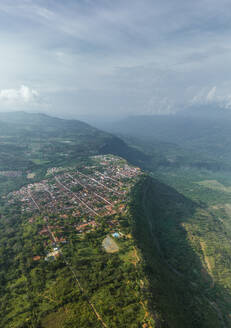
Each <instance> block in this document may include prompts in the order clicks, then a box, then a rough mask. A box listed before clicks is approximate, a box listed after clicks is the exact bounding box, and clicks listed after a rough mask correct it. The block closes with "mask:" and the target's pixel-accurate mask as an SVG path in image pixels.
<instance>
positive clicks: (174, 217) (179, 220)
mask: <svg viewBox="0 0 231 328" xmlns="http://www.w3.org/2000/svg"><path fill="white" fill-rule="evenodd" d="M130 208H131V222H132V223H133V233H134V236H135V240H136V243H137V245H138V247H139V248H140V249H141V252H142V255H143V265H144V267H145V272H146V274H147V276H148V278H149V281H150V290H151V293H152V301H151V308H152V309H153V310H154V311H155V310H156V311H157V313H159V314H158V316H157V317H156V320H157V322H158V323H159V325H160V327H173V328H174V327H177V328H179V327H182V328H183V327H214V328H215V327H216V328H217V327H230V326H231V321H230V307H231V274H230V273H231V255H230V254H231V244H230V238H231V234H230V232H231V231H230V212H228V211H230V210H229V207H225V206H220V207H219V206H217V207H216V211H215V208H214V207H213V208H211V207H208V206H205V205H204V206H201V205H199V204H198V203H196V202H193V201H192V200H190V199H189V198H186V197H184V196H183V195H182V194H180V193H178V192H177V191H176V190H175V189H173V188H171V187H169V186H167V185H165V184H163V183H160V182H159V181H157V180H153V179H151V178H150V177H146V178H143V179H142V180H141V181H140V182H139V183H138V184H137V186H136V188H135V189H134V191H133V197H132V202H131V205H130ZM225 208H226V211H225ZM218 215H219V216H220V218H219V217H218Z"/></svg>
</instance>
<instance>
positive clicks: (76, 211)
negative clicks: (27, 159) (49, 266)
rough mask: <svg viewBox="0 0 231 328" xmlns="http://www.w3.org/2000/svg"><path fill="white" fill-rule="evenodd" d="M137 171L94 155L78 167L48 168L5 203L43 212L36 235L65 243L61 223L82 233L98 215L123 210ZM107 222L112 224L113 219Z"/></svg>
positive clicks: (113, 160)
mask: <svg viewBox="0 0 231 328" xmlns="http://www.w3.org/2000/svg"><path fill="white" fill-rule="evenodd" d="M140 173H141V172H140V169H139V168H135V167H132V166H129V165H128V164H126V162H124V161H123V160H121V159H120V158H118V157H115V156H97V157H93V158H92V165H90V166H85V167H82V168H81V169H79V168H78V169H74V168H66V169H63V168H62V169H59V168H52V169H49V172H48V175H47V178H46V179H44V180H42V181H41V182H37V183H33V184H32V183H31V184H28V185H27V186H24V187H22V188H21V189H20V190H18V191H14V192H11V193H10V194H9V195H8V202H9V203H10V204H13V203H19V204H20V205H21V209H22V211H23V212H28V213H30V212H31V213H33V214H34V213H36V212H38V213H40V214H43V216H44V226H43V228H42V229H41V230H40V232H39V234H40V235H41V236H44V237H46V236H47V237H49V238H50V239H51V241H52V242H54V243H58V242H66V239H65V238H64V237H63V235H62V231H63V225H64V224H66V225H67V224H70V228H71V229H72V231H76V233H80V234H81V233H84V232H88V231H91V230H92V229H95V228H96V227H97V221H98V220H97V219H98V218H100V217H104V216H111V215H112V214H116V213H117V212H118V213H119V212H120V211H123V210H124V206H125V199H126V198H125V197H126V193H127V192H128V191H129V188H130V185H131V184H132V183H133V182H134V181H133V179H134V178H135V177H137V176H138V175H139V174H140ZM51 220H52V222H51ZM29 223H31V224H33V219H30V220H29ZM109 224H111V226H112V227H113V226H115V225H116V222H114V220H112V222H111V223H109ZM53 252H54V251H53ZM55 254H56V253H55ZM53 255H54V254H53ZM53 255H52V256H53ZM54 256H56V255H54ZM48 258H49V256H48Z"/></svg>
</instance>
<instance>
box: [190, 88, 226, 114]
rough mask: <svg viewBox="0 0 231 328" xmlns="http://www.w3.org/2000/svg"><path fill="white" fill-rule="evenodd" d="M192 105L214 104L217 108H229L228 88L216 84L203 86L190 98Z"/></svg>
mask: <svg viewBox="0 0 231 328" xmlns="http://www.w3.org/2000/svg"><path fill="white" fill-rule="evenodd" d="M191 104H192V105H215V106H217V107H219V108H226V109H231V94H230V92H229V90H224V88H222V87H220V88H217V87H216V86H214V87H212V88H210V89H209V90H208V88H203V89H202V90H201V91H200V92H199V93H198V94H197V95H196V96H194V97H193V99H192V100H191Z"/></svg>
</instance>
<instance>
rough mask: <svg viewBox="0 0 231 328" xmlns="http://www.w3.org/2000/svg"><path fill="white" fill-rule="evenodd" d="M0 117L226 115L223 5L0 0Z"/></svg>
mask: <svg viewBox="0 0 231 328" xmlns="http://www.w3.org/2000/svg"><path fill="white" fill-rule="evenodd" d="M0 59H1V60H0V110H4V111H5V110H18V109H20V110H22V109H23V110H32V111H37V112H39V111H41V112H47V113H50V114H55V113H56V114H58V115H64V114H66V115H72V116H73V115H76V116H79V115H84V114H86V115H97V114H99V115H105V116H109V115H114V116H116V115H121V114H125V115H131V114H144V113H145V114H150V113H167V112H170V111H175V110H178V109H180V108H182V107H184V106H187V105H189V104H191V103H199V104H201V103H214V102H215V103H221V104H222V105H224V106H226V107H231V65H230V64H231V1H230V0H219V1H218V0H194V1H187V0H150V1H149V0H116V1H115V0H72V1H70V0H1V1H0Z"/></svg>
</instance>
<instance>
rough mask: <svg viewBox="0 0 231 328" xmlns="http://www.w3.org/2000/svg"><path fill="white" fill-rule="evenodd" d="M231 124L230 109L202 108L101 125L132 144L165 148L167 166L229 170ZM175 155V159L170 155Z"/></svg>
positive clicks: (129, 118) (138, 117) (131, 118)
mask: <svg viewBox="0 0 231 328" xmlns="http://www.w3.org/2000/svg"><path fill="white" fill-rule="evenodd" d="M230 124H231V114H230V113H229V111H228V110H223V111H222V110H221V109H219V108H207V107H205V108H204V107H202V108H193V109H192V108H190V109H188V110H185V111H181V112H179V113H177V114H173V115H163V116H161V115H153V116H133V117H128V118H126V119H123V120H120V121H118V122H113V123H110V124H105V125H101V128H103V129H105V130H107V131H110V132H112V133H115V134H117V135H119V136H121V137H125V138H127V137H129V138H133V139H134V140H131V143H130V144H133V145H136V144H137V142H136V141H138V142H139V143H141V142H142V143H143V147H146V148H147V145H148V144H149V145H150V147H152V146H153V147H152V148H153V151H155V147H156V146H157V147H159V148H162V152H165V155H166V156H165V162H169V163H168V165H176V166H178V167H179V166H180V165H182V166H183V165H184V166H188V165H189V164H190V162H191V166H195V167H204V168H208V169H212V170H217V169H218V170H219V169H228V170H230V168H231V166H230V159H231V155H230V154H231V143H230V139H231V132H230ZM99 126H100V125H99ZM125 140H126V139H125ZM151 144H153V145H151ZM158 144H159V146H158ZM165 144H166V145H167V147H168V148H167V149H166V146H165ZM170 146H171V147H170ZM141 147H142V146H141ZM150 147H149V148H150ZM170 148H171V149H170ZM176 148H177V150H176V151H175V149H176ZM174 152H175V156H171V155H172V154H173V153H174ZM168 154H170V161H168V157H169V156H168ZM215 159H216V160H215ZM215 161H216V163H215ZM162 162H163V161H162Z"/></svg>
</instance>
